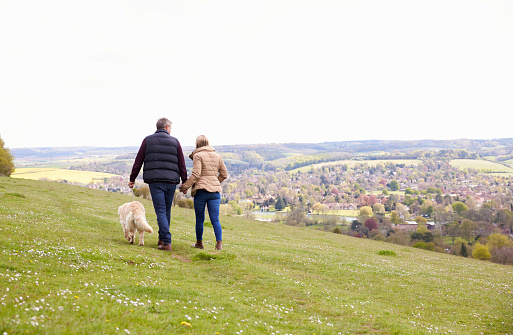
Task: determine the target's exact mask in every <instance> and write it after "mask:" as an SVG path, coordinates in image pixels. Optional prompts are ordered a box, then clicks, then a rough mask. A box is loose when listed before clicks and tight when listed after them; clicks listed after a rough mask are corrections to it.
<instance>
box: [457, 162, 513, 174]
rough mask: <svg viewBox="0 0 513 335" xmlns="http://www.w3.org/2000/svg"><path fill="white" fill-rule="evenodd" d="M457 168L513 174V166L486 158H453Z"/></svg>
mask: <svg viewBox="0 0 513 335" xmlns="http://www.w3.org/2000/svg"><path fill="white" fill-rule="evenodd" d="M450 164H451V165H452V166H454V167H455V168H458V169H460V170H463V169H469V168H470V169H476V170H479V171H490V172H495V173H501V174H502V173H507V174H511V175H513V168H511V167H508V166H505V165H503V164H499V163H494V162H490V161H486V160H478V159H453V160H451V163H450Z"/></svg>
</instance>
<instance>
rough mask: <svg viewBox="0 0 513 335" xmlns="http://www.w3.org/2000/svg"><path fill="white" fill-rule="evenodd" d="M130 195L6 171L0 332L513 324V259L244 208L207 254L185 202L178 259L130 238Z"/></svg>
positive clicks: (176, 225)
mask: <svg viewBox="0 0 513 335" xmlns="http://www.w3.org/2000/svg"><path fill="white" fill-rule="evenodd" d="M131 200H132V198H131V197H129V196H124V195H120V194H116V193H108V192H103V191H98V190H90V189H85V188H81V187H76V186H71V185H63V184H58V183H51V182H42V181H31V180H16V179H11V178H5V177H4V178H0V281H1V282H2V285H1V288H0V289H1V290H2V294H1V295H0V320H1V321H0V333H7V334H17V333H26V332H27V333H38V334H70V333H73V334H93V333H96V334H99V333H109V334H112V333H121V334H125V333H126V334H151V333H157V332H162V333H178V334H216V333H219V334H234V333H235V334H257V333H258V334H314V333H315V334H338V333H341V334H357V333H380V334H428V333H443V334H448V333H457V334H477V333H485V334H506V333H512V332H513V326H512V321H513V287H512V284H513V283H512V281H511V278H512V275H513V267H512V266H504V265H498V264H494V263H489V262H483V261H477V260H475V259H465V258H462V257H454V256H450V255H444V254H440V253H432V252H429V251H424V250H418V249H412V248H406V247H402V246H397V245H392V244H386V243H383V242H376V241H370V240H363V239H356V238H351V237H347V236H342V235H337V234H332V233H325V232H320V231H312V230H309V229H305V228H297V227H289V226H284V225H280V224H276V223H256V222H254V221H249V220H246V219H243V218H239V217H222V225H223V227H224V231H223V233H224V234H223V235H224V245H225V248H224V250H223V251H221V252H215V251H214V250H213V249H214V248H213V246H214V243H212V242H213V239H214V237H213V232H212V230H211V228H206V231H205V242H207V244H206V249H205V250H203V251H201V250H197V249H193V248H191V246H190V243H191V242H192V241H193V240H194V236H195V235H194V224H193V221H194V214H193V212H192V211H191V210H186V209H182V208H178V207H174V208H173V211H172V216H173V219H172V227H171V231H172V233H173V253H172V254H170V253H166V252H162V251H159V250H157V249H156V241H157V235H156V234H155V233H154V234H149V235H148V234H147V235H146V236H145V241H146V245H145V246H143V247H139V246H137V245H130V244H128V242H127V241H126V240H125V239H124V237H123V233H122V229H121V226H120V224H119V222H118V218H117V208H118V206H120V205H121V204H123V203H124V202H128V201H131ZM142 201H143V204H144V206H145V207H146V215H147V218H148V220H149V222H150V224H151V225H152V226H153V227H154V228H155V230H156V228H157V227H156V223H155V222H156V221H155V215H154V213H153V209H152V206H151V203H150V202H148V201H145V200H142ZM136 242H137V239H136Z"/></svg>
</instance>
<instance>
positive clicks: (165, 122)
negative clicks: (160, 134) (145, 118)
mask: <svg viewBox="0 0 513 335" xmlns="http://www.w3.org/2000/svg"><path fill="white" fill-rule="evenodd" d="M172 124H173V123H172V122H171V121H169V120H168V119H166V118H165V117H161V118H160V119H158V121H157V129H164V128H166V127H167V126H170V127H171V125H172Z"/></svg>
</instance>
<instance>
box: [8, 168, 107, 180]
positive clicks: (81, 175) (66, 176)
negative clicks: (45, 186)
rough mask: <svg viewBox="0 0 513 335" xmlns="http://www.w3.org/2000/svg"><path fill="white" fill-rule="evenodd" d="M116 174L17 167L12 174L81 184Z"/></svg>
mask: <svg viewBox="0 0 513 335" xmlns="http://www.w3.org/2000/svg"><path fill="white" fill-rule="evenodd" d="M115 176H116V175H114V174H110V173H102V172H89V171H77V170H68V169H57V168H16V171H14V173H13V174H12V175H11V177H13V178H21V179H32V180H40V179H46V180H52V181H60V180H67V181H69V182H77V183H80V184H89V183H90V182H95V181H98V180H103V179H104V178H111V177H115Z"/></svg>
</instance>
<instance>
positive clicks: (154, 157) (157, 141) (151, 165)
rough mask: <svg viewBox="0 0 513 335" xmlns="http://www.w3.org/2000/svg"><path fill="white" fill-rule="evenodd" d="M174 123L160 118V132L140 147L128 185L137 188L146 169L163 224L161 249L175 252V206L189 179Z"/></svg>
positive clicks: (148, 138) (146, 179)
mask: <svg viewBox="0 0 513 335" xmlns="http://www.w3.org/2000/svg"><path fill="white" fill-rule="evenodd" d="M170 133H171V121H169V120H168V119H166V118H160V119H159V120H158V121H157V131H156V132H155V133H154V134H153V135H149V136H147V137H146V138H145V139H144V140H143V142H142V144H141V147H140V148H139V152H138V153H137V157H136V158H135V162H134V165H133V167H132V174H131V175H130V182H129V183H128V186H129V187H130V188H134V183H135V178H137V175H138V174H139V172H140V171H141V166H143V163H144V168H143V179H144V182H145V183H147V184H148V185H149V187H150V194H151V199H152V201H153V207H154V208H155V214H157V223H158V225H159V243H158V249H159V250H165V251H171V233H170V232H169V225H170V223H171V204H172V203H173V198H174V195H175V190H176V185H177V184H179V183H180V178H181V179H182V183H185V181H186V180H187V169H186V167H185V159H184V157H183V152H182V147H181V146H180V142H179V141H178V139H176V138H175V137H173V136H171V135H170Z"/></svg>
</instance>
